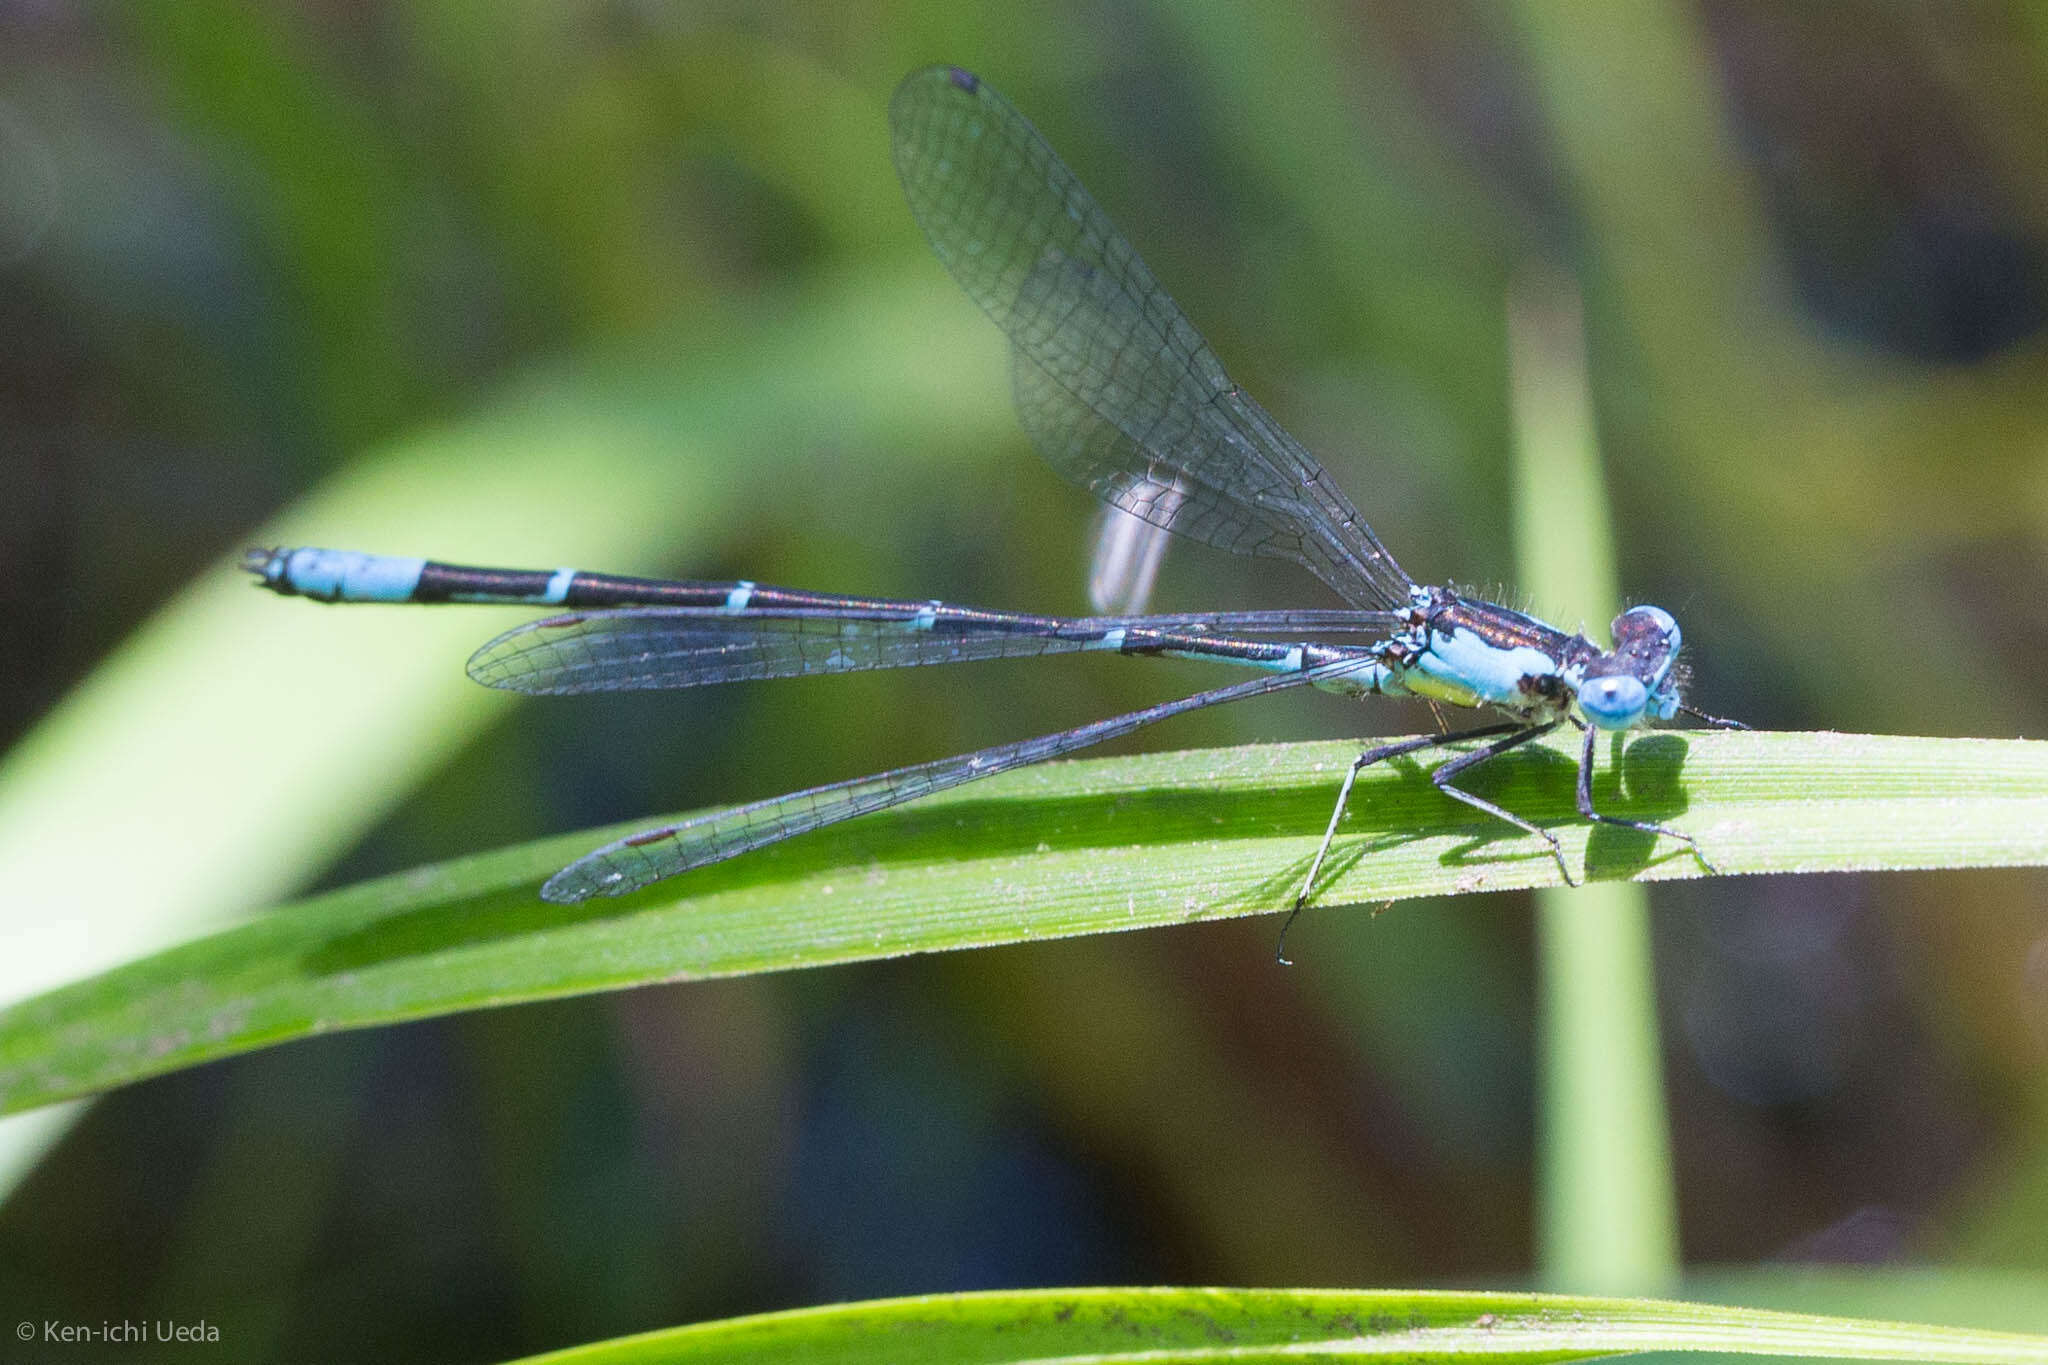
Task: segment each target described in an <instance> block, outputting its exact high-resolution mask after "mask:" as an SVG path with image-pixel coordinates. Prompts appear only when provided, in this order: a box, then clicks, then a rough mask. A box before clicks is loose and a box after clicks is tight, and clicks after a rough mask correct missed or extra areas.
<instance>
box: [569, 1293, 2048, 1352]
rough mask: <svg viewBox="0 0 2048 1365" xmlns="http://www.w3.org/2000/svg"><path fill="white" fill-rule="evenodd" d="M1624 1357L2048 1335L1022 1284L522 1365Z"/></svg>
mask: <svg viewBox="0 0 2048 1365" xmlns="http://www.w3.org/2000/svg"><path fill="white" fill-rule="evenodd" d="M1630 1351H1725V1352H1731V1353H1740V1354H1744V1355H1787V1356H1807V1357H1822V1358H1829V1359H1845V1360H1927V1361H1937V1360H1938V1361H1965V1362H1974V1363H1977V1365H1994V1363H1995V1365H2022V1362H2025V1363H2026V1365H2035V1363H2037V1362H2048V1337H2038V1336H2023V1335H2019V1334H2015V1333H2006V1332H1986V1331H1976V1330H1971V1329H1966V1328H1957V1327H1927V1326H1914V1325H1909V1324H1905V1323H1890V1322H1875V1321H1868V1320H1861V1319H1855V1318H1829V1317H1815V1316H1810V1315H1807V1314H1803V1313H1780V1312H1771V1311H1767V1310H1763V1309H1754V1308H1721V1307H1715V1306H1712V1305H1709V1304H1696V1303H1673V1302H1665V1301H1659V1300H1655V1299H1599V1298H1580V1297H1567V1296H1562V1295H1540V1294H1471V1293H1458V1292H1428V1291H1421V1292H1418V1291H1409V1290H1298V1289H1296V1290H1285V1289H1272V1290H1256V1289H1253V1290H1245V1289H1065V1290H1062V1289H1033V1290H1021V1291H1005V1292H997V1293H987V1294H934V1295H926V1296H922V1297H917V1298H906V1299H884V1300H879V1301H876V1302H872V1303H855V1304H840V1305H835V1306H833V1307H830V1308H808V1309H798V1310H796V1311H794V1312H787V1313H768V1314H763V1315H761V1316H758V1317H747V1318H733V1319H730V1320H728V1321H724V1322H709V1323H702V1324H698V1325H696V1326H692V1327H680V1328H676V1329H673V1330H671V1331H666V1332H652V1333H648V1334H646V1335H644V1336H637V1337H626V1338H622V1339H620V1340H617V1341H609V1342H602V1343H598V1344H595V1345H589V1346H581V1347H576V1348H574V1349H571V1350H567V1351H560V1352H556V1353H554V1354H550V1355H546V1356H535V1357H532V1358H531V1359H530V1361H529V1362H528V1365H540V1362H543V1361H545V1362H548V1365H656V1363H657V1362H670V1361H676V1362H681V1361H696V1360H718V1361H729V1362H745V1361H754V1360H761V1361H766V1360H773V1361H778V1362H780V1361H801V1362H806V1363H807V1365H808V1363H810V1362H831V1365H870V1362H873V1363H874V1365H882V1362H887V1365H916V1363H917V1362H920V1361H946V1362H949V1365H958V1363H966V1365H974V1363H975V1362H985V1363H986V1365H997V1362H1001V1363H1002V1365H1024V1363H1025V1362H1031V1361H1043V1362H1047V1363H1048V1365H1050V1363H1051V1362H1055V1361H1057V1362H1059V1365H1082V1363H1083V1362H1101V1365H1114V1363H1115V1362H1138V1361H1143V1362H1145V1365H1172V1363H1174V1362H1198V1361H1199V1362H1209V1361H1217V1362H1221V1361H1229V1362H1232V1365H1250V1362H1260V1361H1273V1362H1279V1361H1300V1360H1327V1361H1388V1362H1394V1361H1399V1362H1428V1361H1456V1360H1474V1359H1486V1360H1496V1361H1502V1360H1505V1361H1565V1360H1590V1359H1593V1358H1595V1357H1598V1356H1605V1355H1615V1354H1620V1353H1623V1352H1630Z"/></svg>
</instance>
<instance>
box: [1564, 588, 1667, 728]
mask: <svg viewBox="0 0 2048 1365" xmlns="http://www.w3.org/2000/svg"><path fill="white" fill-rule="evenodd" d="M1613 630H1614V648H1613V649H1612V650H1610V651H1608V652H1607V653H1605V654H1603V655H1601V656H1600V657H1599V658H1597V659H1595V660H1593V661H1592V662H1591V663H1589V664H1587V665H1586V669H1585V676H1584V681H1583V682H1581V683H1580V684H1579V710H1580V711H1582V712H1584V713H1585V716H1586V719H1587V720H1588V721H1590V722H1592V723H1593V724H1594V725H1596V726H1598V727H1599V728H1600V729H1602V730H1626V729H1629V728H1631V727H1632V726H1636V725H1640V724H1642V722H1643V721H1644V719H1645V718H1648V719H1653V720H1669V719H1671V717H1672V716H1674V715H1676V714H1677V712H1678V675H1677V670H1676V666H1677V663H1678V650H1679V646H1680V643H1681V639H1682V637H1681V635H1680V633H1679V629H1678V622H1677V621H1675V620H1673V619H1672V617H1671V613H1670V612H1668V611H1665V610H1663V609H1662V608H1661V607H1650V606H1643V607H1630V608H1629V609H1628V610H1627V611H1625V612H1623V613H1622V614H1621V615H1619V616H1617V617H1615V618H1614V626H1613Z"/></svg>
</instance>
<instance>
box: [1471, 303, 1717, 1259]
mask: <svg viewBox="0 0 2048 1365" xmlns="http://www.w3.org/2000/svg"><path fill="white" fill-rule="evenodd" d="M1585 349H1586V343H1585V336H1584V333H1583V330H1582V328H1581V326H1580V321H1579V297H1578V291H1577V288H1576V287H1575V285H1574V284H1573V282H1572V281H1571V280H1569V279H1567V278H1565V277H1563V276H1559V275H1555V274H1553V273H1551V272H1549V271H1546V270H1544V269H1542V268H1541V267H1537V266H1531V267H1528V268H1526V269H1525V270H1524V272H1523V274H1522V275H1521V276H1520V278H1518V279H1517V281H1516V282H1515V287H1514V289H1513V290H1511V291H1510V294H1509V297H1508V351H1509V355H1510V358H1511V364H1510V366H1509V369H1510V373H1511V375H1512V377H1513V380H1514V384H1513V394H1514V405H1513V406H1514V415H1515V443H1514V448H1515V546H1516V549H1517V552H1518V558H1519V559H1520V561H1521V571H1520V575H1519V578H1520V581H1521V582H1522V584H1523V585H1524V586H1526V587H1527V588H1528V590H1529V591H1530V592H1531V593H1533V594H1534V595H1535V600H1536V601H1538V602H1540V603H1544V604H1546V606H1550V605H1555V604H1560V603H1572V604H1574V605H1575V606H1576V608H1577V609H1578V610H1580V611H1584V612H1587V613H1589V614H1591V615H1592V616H1593V618H1594V620H1595V621H1604V620H1606V619H1607V618H1609V617H1611V616H1612V615H1613V614H1614V612H1615V611H1616V610H1617V609H1618V607H1619V604H1620V594H1619V590H1618V589H1617V587H1616V585H1615V572H1614V555H1613V552H1612V549H1611V545H1612V541H1613V528H1612V527H1611V526H1610V524H1609V517H1608V512H1607V490H1606V488H1605V486H1604V480H1603V479H1602V477H1601V470H1600V451H1599V446H1598V438H1597V436H1596V435H1595V431H1594V421H1593V398H1592V392H1591V389H1590V387H1589V385H1588V384H1587V380H1586V367H1585ZM1563 619H1565V620H1571V619H1573V618H1572V617H1570V616H1566V617H1564V618H1563ZM1596 630H1597V626H1596ZM1599 638H1604V637H1599ZM1649 916H1650V900H1649V895H1648V893H1647V892H1645V891H1644V889H1643V888H1642V887H1640V886H1636V885H1633V884H1631V883H1627V882H1610V883H1608V884H1606V885H1603V886H1596V887H1589V888H1586V889H1585V890H1582V891H1579V892H1572V891H1568V890H1565V889H1563V888H1561V887H1551V888H1546V889H1544V890H1542V891H1539V892H1537V893H1536V921H1537V928H1538V934H1537V942H1538V945H1539V948H1540V952H1541V960H1542V970H1541V972H1540V973H1539V974H1538V977H1537V980H1538V983H1539V986H1538V989H1539V991H1540V993H1541V1000H1542V1008H1541V1013H1540V1017H1541V1019H1542V1038H1541V1042H1540V1044H1539V1047H1540V1053H1541V1075H1542V1084H1543V1090H1542V1099H1541V1101H1540V1102H1539V1103H1538V1105H1537V1125H1538V1140H1537V1150H1538V1151H1539V1152H1540V1153H1541V1154H1542V1155H1541V1158H1540V1162H1539V1166H1538V1171H1539V1174H1538V1177H1537V1191H1538V1193H1537V1242H1538V1246H1537V1256H1536V1261H1537V1265H1538V1266H1539V1267H1540V1268H1541V1272H1542V1275H1543V1282H1544V1283H1545V1284H1547V1285H1549V1286H1550V1287H1552V1288H1555V1289H1568V1290H1574V1291H1580V1292H1586V1291H1598V1292H1601V1293H1608V1294H1663V1293H1670V1292H1671V1291H1672V1289H1674V1288H1675V1287H1676V1286H1677V1284H1678V1276H1679V1268H1680V1267H1679V1254H1678V1192H1677V1190H1676V1189H1675V1188H1674V1186H1673V1182H1672V1177H1671V1139H1670V1124H1669V1121H1668V1120H1667V1119H1666V1117H1665V1114H1664V1066H1663V1049H1662V1048H1661V1047H1660V1045H1659V1043H1658V1037H1657V1035H1658V1027H1657V989H1656V981H1655V967H1654V965H1653V963H1652V961H1651V956H1650V919H1649Z"/></svg>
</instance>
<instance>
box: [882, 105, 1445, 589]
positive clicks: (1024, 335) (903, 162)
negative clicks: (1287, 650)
mask: <svg viewBox="0 0 2048 1365" xmlns="http://www.w3.org/2000/svg"><path fill="white" fill-rule="evenodd" d="M889 121H890V128H891V132H892V134H893V138H894V142H895V151H896V169H897V172H898V173H899V174H900V175H901V177H902V179H903V189H904V193H905V195H906V196H907V197H908V199H909V201H910V208H911V212H912V213H913V214H914V215H915V216H916V218H917V221H918V223H919V225H920V226H922V227H923V228H924V231H925V235H926V236H927V237H928V238H929V239H930V240H931V244H932V249H933V251H934V252H936V253H937V255H938V257H939V259H940V260H941V261H943V262H944V263H945V265H946V267H947V269H949V270H950V271H952V273H953V276H954V278H955V279H957V280H958V281H959V282H960V285H961V287H962V288H963V289H965V290H966V291H967V293H968V295H969V296H971V297H972V298H973V299H974V301H975V302H976V303H978V304H979V305H981V307H982V309H983V310H984V311H986V312H987V313H988V315H989V316H990V317H991V318H993V319H994V320H995V322H996V325H997V326H999V327H1001V328H1002V329H1003V332H1004V333H1005V334H1006V335H1007V336H1008V337H1009V338H1010V344H1011V351H1012V365H1011V382H1012V386H1013V388H1014V390H1015V394H1016V400H1017V409H1018V413H1019V416H1020V417H1021V419H1022V421H1023V424H1024V427H1025V429H1026V430H1027V431H1028V432H1029V433H1030V434H1031V437H1032V440H1033V442H1034V443H1035V444H1036V445H1037V446H1038V449H1039V451H1040V453H1041V454H1042V455H1043V456H1044V457H1045V459H1046V460H1047V461H1048V462H1049V463H1050V464H1051V465H1052V466H1053V467H1054V468H1055V469H1057V470H1059V471H1060V472H1061V473H1062V474H1064V475H1065V476H1066V477H1068V478H1070V479H1072V480H1073V481H1074V482H1076V483H1078V484H1080V485H1081V486H1082V487H1084V488H1087V489H1088V490H1090V491H1091V492H1093V493H1094V494H1095V495H1096V496H1098V497H1100V498H1102V499H1103V500H1104V501H1105V502H1108V503H1109V504H1110V505H1112V506H1114V507H1117V508H1119V509H1121V510H1123V511H1125V512H1128V513H1130V514H1131V515H1133V516H1136V517H1138V518H1140V519H1142V520H1144V521H1146V522H1149V523H1150V524H1152V525H1155V526H1159V527H1162V528H1164V529H1167V530H1171V531H1176V532H1178V533H1180V534H1182V535H1185V536H1189V537H1192V538H1193V539H1196V540H1200V541H1204V542H1206V543H1208V544H1210V545H1215V546H1219V547H1221V548H1223V549H1226V550H1231V551H1234V552H1236V553H1238V554H1251V555H1266V556H1271V557H1274V558H1280V559H1288V560H1292V561H1294V562H1295V563H1298V564H1301V565H1303V566H1304V567H1306V568H1307V569H1308V570H1309V571H1310V572H1312V573H1314V574H1316V575H1317V576H1318V577H1319V578H1321V579H1322V580H1323V581H1324V582H1325V583H1327V584H1329V585H1330V587H1331V588H1332V589H1334V590H1335V591H1336V592H1337V594H1338V595H1339V596H1341V597H1342V598H1344V600H1346V601H1347V602H1350V603H1351V604H1352V605H1353V606H1357V607H1361V608H1392V607H1396V606H1399V605H1400V604H1402V603H1403V602H1405V601H1406V600H1407V596H1408V592H1409V589H1410V587H1411V586H1412V583H1411V580H1410V579H1409V578H1408V576H1407V575H1406V574H1405V573H1403V572H1402V571H1401V568H1400V566H1399V565H1397V564H1396V563H1395V562H1394V559H1393V557H1392V556H1391V555H1389V554H1388V553H1387V550H1386V548H1385V547H1384V546H1382V545H1381V544H1380V543H1379V540H1378V538H1377V537H1375V536H1374V535H1373V533H1372V530H1371V528H1370V527H1368V526H1367V525H1366V524H1365V522H1364V521H1363V520H1362V519H1361V518H1360V517H1359V514H1358V510H1357V509H1356V508H1355V507H1353V506H1352V505H1351V503H1350V501H1349V499H1347V498H1346V497H1345V496H1344V494H1343V493H1342V492H1341V491H1340V490H1339V489H1337V488H1336V486H1335V485H1334V484H1332V483H1331V482H1330V480H1329V477H1328V475H1327V474H1325V472H1324V471H1323V468H1322V466H1321V465H1319V464H1317V463H1316V460H1315V458H1314V457H1313V456H1312V455H1310V454H1309V453H1308V452H1307V451H1306V450H1305V449H1303V448H1302V446H1301V445H1300V443H1299V442H1297V441H1295V440H1294V439H1293V438H1292V437H1290V436H1289V435H1287V433H1286V432H1285V431H1283V430H1281V428H1280V426H1279V424H1278V423H1276V422H1275V421H1274V420H1273V419H1272V418H1271V417H1270V416H1268V415H1267V414H1266V412H1265V410H1264V409H1262V408H1260V407H1259V406H1258V404H1256V403H1254V402H1253V401H1252V400H1251V399H1250V398H1249V397H1247V396H1246V395H1245V394H1244V393H1243V391H1242V390H1240V389H1239V388H1238V387H1237V386H1236V384H1234V383H1233V382H1232V381H1231V379H1230V376H1229V375H1228V374H1227V373H1225V371H1224V369H1223V365H1222V362H1220V361H1219V360H1218V359H1217V358H1216V354H1215V352H1214V351H1212V350H1211V349H1210V348H1209V345H1208V343H1207V342H1205V341H1203V339H1202V337H1201V334H1200V333H1198V332H1197V331H1196V330H1195V329H1194V326H1193V324H1191V323H1190V322H1189V321H1188V320H1187V318H1186V317H1185V316H1184V315H1183V314H1182V313H1181V311H1180V308H1179V306H1178V305H1176V304H1175V303H1174V302H1173V300H1172V299H1171V298H1170V297H1169V296H1168V295H1167V293H1166V291H1165V290H1164V289H1162V288H1161V287H1160V285H1159V282H1158V281H1157V280H1156V279H1154V278H1153V276H1152V272H1151V271H1150V270H1148V269H1147V268H1146V266H1145V263H1144V262H1143V261H1142V260H1140V259H1139V258H1138V253H1137V251H1136V249H1135V248H1134V247H1132V245H1131V244H1130V242H1129V241H1128V240H1127V239H1125V237H1124V236H1123V234H1122V233H1120V232H1118V231H1117V229H1116V227H1115V226H1114V225H1113V224H1112V223H1111V222H1110V221H1109V218H1108V216H1107V215H1106V214H1104V213H1103V212H1102V210H1101V209H1100V208H1099V207H1098V206H1097V205H1096V203H1095V201H1094V199H1092V198H1091V197H1090V196H1089V194H1088V192H1087V190H1085V189H1084V188H1082V186H1081V183H1080V181H1079V180H1078V179H1077V178H1076V177H1075V176H1074V173H1073V172H1072V171H1070V170H1069V169H1067V167H1066V165H1065V163H1063V162H1062V161H1061V160H1060V159H1059V157H1058V156H1057V155H1056V154H1055V153H1054V152H1053V150H1052V148H1051V147H1050V146H1048V145H1047V144H1046V142H1045V139H1044V138H1042V137H1040V136H1039V134H1038V131H1037V130H1036V129H1035V128H1033V127H1032V126H1031V124H1030V123H1029V122H1028V121H1027V120H1026V119H1025V118H1024V116H1023V115H1022V114H1020V113H1018V112H1017V111H1016V109H1014V108H1012V107H1011V106H1010V104H1009V103H1008V102H1007V101H1006V100H1004V99H1003V98H1002V97H1001V96H1000V95H997V94H996V93H995V92H994V91H993V90H991V89H989V88H988V86H986V85H984V84H982V83H981V82H980V81H979V80H977V79H976V78H975V77H973V76H971V75H968V74H967V73H965V72H961V71H958V70H955V69H952V68H946V67H934V68H931V69H929V70H926V71H920V72H918V73H916V74H915V75H913V76H911V77H910V78H909V79H907V80H905V81H904V82H903V84H902V86H901V87H899V89H898V90H897V92H896V97H895V99H894V100H893V101H892V102H891V104H890V107H889ZM1163 494H1164V495H1163Z"/></svg>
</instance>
